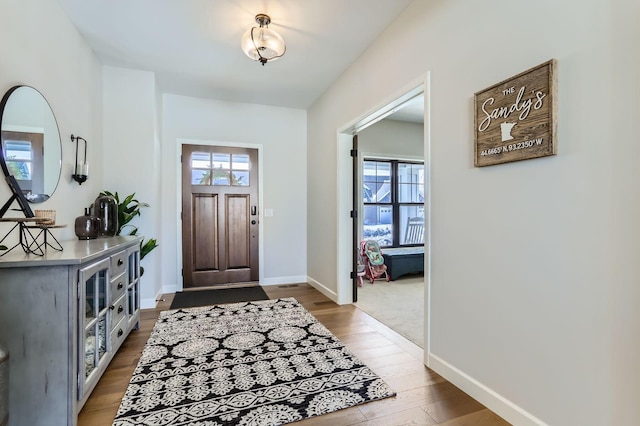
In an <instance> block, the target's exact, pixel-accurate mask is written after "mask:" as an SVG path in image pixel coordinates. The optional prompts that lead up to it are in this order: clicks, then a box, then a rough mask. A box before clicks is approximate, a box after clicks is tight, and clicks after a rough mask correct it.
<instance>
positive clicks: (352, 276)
mask: <svg viewBox="0 0 640 426" xmlns="http://www.w3.org/2000/svg"><path fill="white" fill-rule="evenodd" d="M349 278H351V279H352V280H353V279H355V278H356V273H355V272H353V271H351V273H350V274H349Z"/></svg>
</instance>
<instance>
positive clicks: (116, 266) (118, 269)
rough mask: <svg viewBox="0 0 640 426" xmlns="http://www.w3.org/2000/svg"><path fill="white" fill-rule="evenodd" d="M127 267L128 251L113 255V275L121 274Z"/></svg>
mask: <svg viewBox="0 0 640 426" xmlns="http://www.w3.org/2000/svg"><path fill="white" fill-rule="evenodd" d="M126 268H127V252H125V251H121V252H119V253H116V254H114V255H113V256H111V276H112V277H115V276H116V275H120V274H121V273H123V272H124V271H125V270H126Z"/></svg>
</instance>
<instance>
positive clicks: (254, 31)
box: [240, 26, 286, 65]
mask: <svg viewBox="0 0 640 426" xmlns="http://www.w3.org/2000/svg"><path fill="white" fill-rule="evenodd" d="M240 45H241V47H242V51H243V52H244V53H245V54H246V55H247V56H248V57H250V58H251V59H253V60H254V61H259V62H261V63H262V65H264V64H265V63H266V62H268V61H274V60H276V59H278V58H279V57H281V56H282V55H284V52H285V51H286V46H285V44H284V40H283V39H282V37H281V36H280V34H278V33H277V32H275V31H273V30H270V29H269V28H267V27H266V26H260V27H253V28H250V29H249V30H248V31H247V32H245V33H244V34H243V36H242V39H241V41H240Z"/></svg>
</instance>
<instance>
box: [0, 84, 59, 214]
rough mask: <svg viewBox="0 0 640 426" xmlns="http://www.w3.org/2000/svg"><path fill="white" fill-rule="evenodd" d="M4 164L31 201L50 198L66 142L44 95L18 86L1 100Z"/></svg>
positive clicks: (0, 140) (0, 162) (1, 159)
mask: <svg viewBox="0 0 640 426" xmlns="http://www.w3.org/2000/svg"><path fill="white" fill-rule="evenodd" d="M0 133H1V137H0V144H1V145H2V150H0V166H2V171H3V172H4V175H5V176H7V177H9V176H13V177H14V178H15V180H16V182H17V183H18V185H19V186H20V191H21V192H22V194H23V195H24V197H25V198H26V199H27V200H28V201H29V202H31V203H40V202H42V201H46V200H48V199H49V197H51V195H53V192H54V191H55V190H56V187H57V186H58V181H59V180H60V169H61V165H62V143H61V141H60V131H59V130H58V123H57V122H56V118H55V116H54V115H53V111H52V110H51V107H50V106H49V103H48V102H47V100H46V99H45V98H44V96H42V94H41V93H40V92H39V91H37V90H36V89H34V88H33V87H29V86H15V87H12V88H11V89H9V90H8V91H7V93H6V94H5V95H4V97H3V98H2V103H0Z"/></svg>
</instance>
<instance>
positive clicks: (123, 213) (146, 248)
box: [100, 191, 158, 274]
mask: <svg viewBox="0 0 640 426" xmlns="http://www.w3.org/2000/svg"><path fill="white" fill-rule="evenodd" d="M100 195H108V196H110V197H113V198H114V199H115V200H116V203H117V204H118V230H117V231H116V235H137V233H138V227H137V226H135V225H132V224H130V223H129V222H131V221H132V220H133V219H134V218H135V217H136V216H140V213H141V208H142V207H149V204H147V203H144V202H141V201H138V200H137V199H135V198H134V197H135V196H136V193H135V192H134V193H133V194H130V195H128V196H126V197H125V198H124V199H123V200H122V201H120V196H119V195H118V193H117V192H115V193H112V192H109V191H102V192H101V193H100ZM123 231H125V232H127V233H126V234H123V233H122V232H123ZM156 247H158V241H157V240H156V239H155V238H149V239H148V240H147V241H145V240H144V238H143V239H142V241H140V260H142V259H143V258H144V257H145V256H146V255H148V254H149V253H150V252H151V251H152V250H153V249H155V248H156ZM143 273H144V268H143V267H142V266H141V267H140V274H143Z"/></svg>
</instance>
